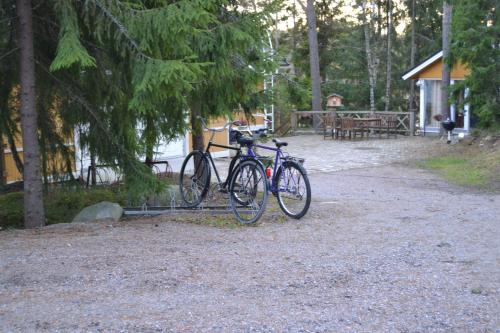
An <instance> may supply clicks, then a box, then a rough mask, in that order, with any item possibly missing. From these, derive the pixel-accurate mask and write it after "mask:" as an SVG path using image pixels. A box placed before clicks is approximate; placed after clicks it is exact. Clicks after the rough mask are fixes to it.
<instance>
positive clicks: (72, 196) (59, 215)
mask: <svg viewBox="0 0 500 333" xmlns="http://www.w3.org/2000/svg"><path fill="white" fill-rule="evenodd" d="M101 201H111V202H116V203H119V204H121V205H123V204H124V202H125V195H124V194H123V193H122V192H119V191H115V190H111V189H102V188H99V189H81V188H77V189H65V188H61V189H55V190H53V191H51V192H50V193H49V194H48V195H46V196H45V197H44V204H45V218H46V224H55V223H66V222H71V220H72V219H73V218H74V217H75V215H76V214H78V212H79V211H80V210H82V209H83V208H85V207H87V206H91V205H93V204H96V203H98V202H101ZM0 227H1V228H2V229H6V228H22V227H23V192H14V193H8V194H5V195H0Z"/></svg>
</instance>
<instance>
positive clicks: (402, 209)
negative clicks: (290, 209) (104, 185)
mask: <svg viewBox="0 0 500 333" xmlns="http://www.w3.org/2000/svg"><path fill="white" fill-rule="evenodd" d="M304 140H312V141H314V140H316V139H310V138H309V139H304ZM375 141H376V140H373V142H375ZM382 141H383V142H389V141H388V140H387V141H384V140H382ZM393 142H396V140H394V141H393ZM327 144H330V143H325V145H327ZM349 144H351V143H349ZM391 144H392V143H391ZM331 145H334V144H333V143H332V144H331ZM364 145H365V143H360V146H358V147H364ZM381 146H383V144H379V146H378V148H380V147H381ZM332 147H333V146H332ZM353 147H356V146H353ZM381 149H382V150H385V151H386V152H387V155H388V156H391V152H392V151H391V148H390V147H385V148H384V147H382V148H381ZM352 151H353V152H354V151H355V152H356V154H355V155H356V158H359V156H360V155H361V154H371V153H373V150H370V149H358V150H352ZM411 152H412V150H411V149H409V153H408V154H409V155H411ZM347 153H348V152H347ZM392 153H393V152H392ZM351 154H352V153H351ZM352 155H354V154H352ZM409 155H404V154H403V155H402V156H401V158H400V160H402V159H405V158H407V157H409ZM366 156H367V158H368V155H366ZM382 156H383V154H382ZM336 157H339V155H336ZM361 157H362V156H361ZM341 158H342V160H343V161H344V158H347V157H346V156H342V157H341ZM388 162H391V163H389V164H388V163H383V158H382V159H381V162H380V163H378V164H377V165H378V166H374V165H373V164H368V165H367V166H368V167H367V166H366V165H365V167H362V166H359V165H358V166H357V167H356V168H347V169H345V170H341V171H335V172H334V171H330V170H319V169H316V170H315V171H314V172H311V175H310V177H311V183H312V187H313V199H314V200H313V203H312V205H311V210H310V212H309V213H308V215H307V216H306V217H305V218H303V219H302V220H300V221H295V220H288V219H283V218H281V217H280V216H281V214H279V213H278V212H277V211H276V207H275V206H274V207H270V209H269V211H268V212H266V215H265V216H264V218H263V222H262V223H261V224H260V225H258V226H256V227H241V228H216V227H210V226H205V225H198V224H194V223H187V222H179V221H178V220H179V219H182V218H177V219H176V220H177V221H172V218H171V217H168V216H163V217H156V218H142V219H136V220H126V221H124V222H119V223H114V224H110V223H91V224H77V225H69V224H66V225H57V226H50V227H46V228H43V229H40V230H24V231H4V232H0V331H1V332H9V331H22V332H26V331H47V332H49V331H50V332H53V331H59V332H61V331H62V332H64V331H89V332H99V331H140V332H153V331H154V332H156V331H166V332H374V331H378V332H381V331H383V332H386V331H395V332H400V331H401V332H430V331H433V332H500V242H499V239H500V218H499V217H498V214H499V211H500V195H498V194H490V193H481V192H477V191H471V190H466V189H464V188H459V187H455V186H453V185H450V184H447V183H446V182H444V181H442V180H440V179H438V178H436V176H434V175H433V174H431V173H429V172H428V171H425V170H421V169H417V168H413V167H409V166H408V165H407V164H394V163H392V162H393V160H391V159H390V160H388ZM307 163H308V162H306V166H307ZM311 163H313V161H311ZM339 169H342V168H339ZM271 201H274V199H273V198H271ZM443 203H446V205H443ZM200 218H206V217H200Z"/></svg>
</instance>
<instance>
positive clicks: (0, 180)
mask: <svg viewBox="0 0 500 333" xmlns="http://www.w3.org/2000/svg"><path fill="white" fill-rule="evenodd" d="M6 182H7V175H6V172H5V148H4V144H3V136H2V133H0V186H2V185H5V183H6Z"/></svg>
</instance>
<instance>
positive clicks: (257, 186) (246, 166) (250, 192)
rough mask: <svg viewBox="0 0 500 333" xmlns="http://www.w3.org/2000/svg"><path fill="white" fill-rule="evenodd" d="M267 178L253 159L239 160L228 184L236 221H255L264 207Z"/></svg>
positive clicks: (250, 222) (251, 222)
mask: <svg viewBox="0 0 500 333" xmlns="http://www.w3.org/2000/svg"><path fill="white" fill-rule="evenodd" d="M267 198H268V190H267V178H266V173H265V171H264V169H263V168H262V165H261V164H260V163H259V162H257V161H255V160H247V161H243V162H241V163H240V164H239V165H238V167H237V169H235V171H234V173H233V176H232V177H231V182H230V185H229V201H230V205H231V210H232V211H233V213H234V216H235V217H236V219H237V220H238V222H240V223H242V224H254V223H256V222H257V221H258V220H259V219H260V218H261V216H262V214H263V213H264V211H265V209H266V204H267Z"/></svg>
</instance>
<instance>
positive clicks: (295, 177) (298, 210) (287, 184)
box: [276, 161, 311, 219]
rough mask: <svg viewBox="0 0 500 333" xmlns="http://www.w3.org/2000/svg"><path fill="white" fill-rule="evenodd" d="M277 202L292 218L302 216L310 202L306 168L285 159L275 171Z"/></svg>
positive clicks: (309, 187)
mask: <svg viewBox="0 0 500 333" xmlns="http://www.w3.org/2000/svg"><path fill="white" fill-rule="evenodd" d="M276 185H277V191H278V192H277V193H276V196H277V198H278V204H279V205H280V208H281V210H282V211H283V212H284V213H285V214H286V215H288V216H290V217H293V218H294V219H300V218H301V217H302V216H304V215H305V214H306V213H307V211H308V209H309V206H310V204H311V185H310V184H309V178H308V177H307V173H306V170H305V169H304V167H303V166H302V165H300V164H299V163H297V162H295V161H286V162H284V163H283V167H280V168H279V169H278V172H277V173H276Z"/></svg>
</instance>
